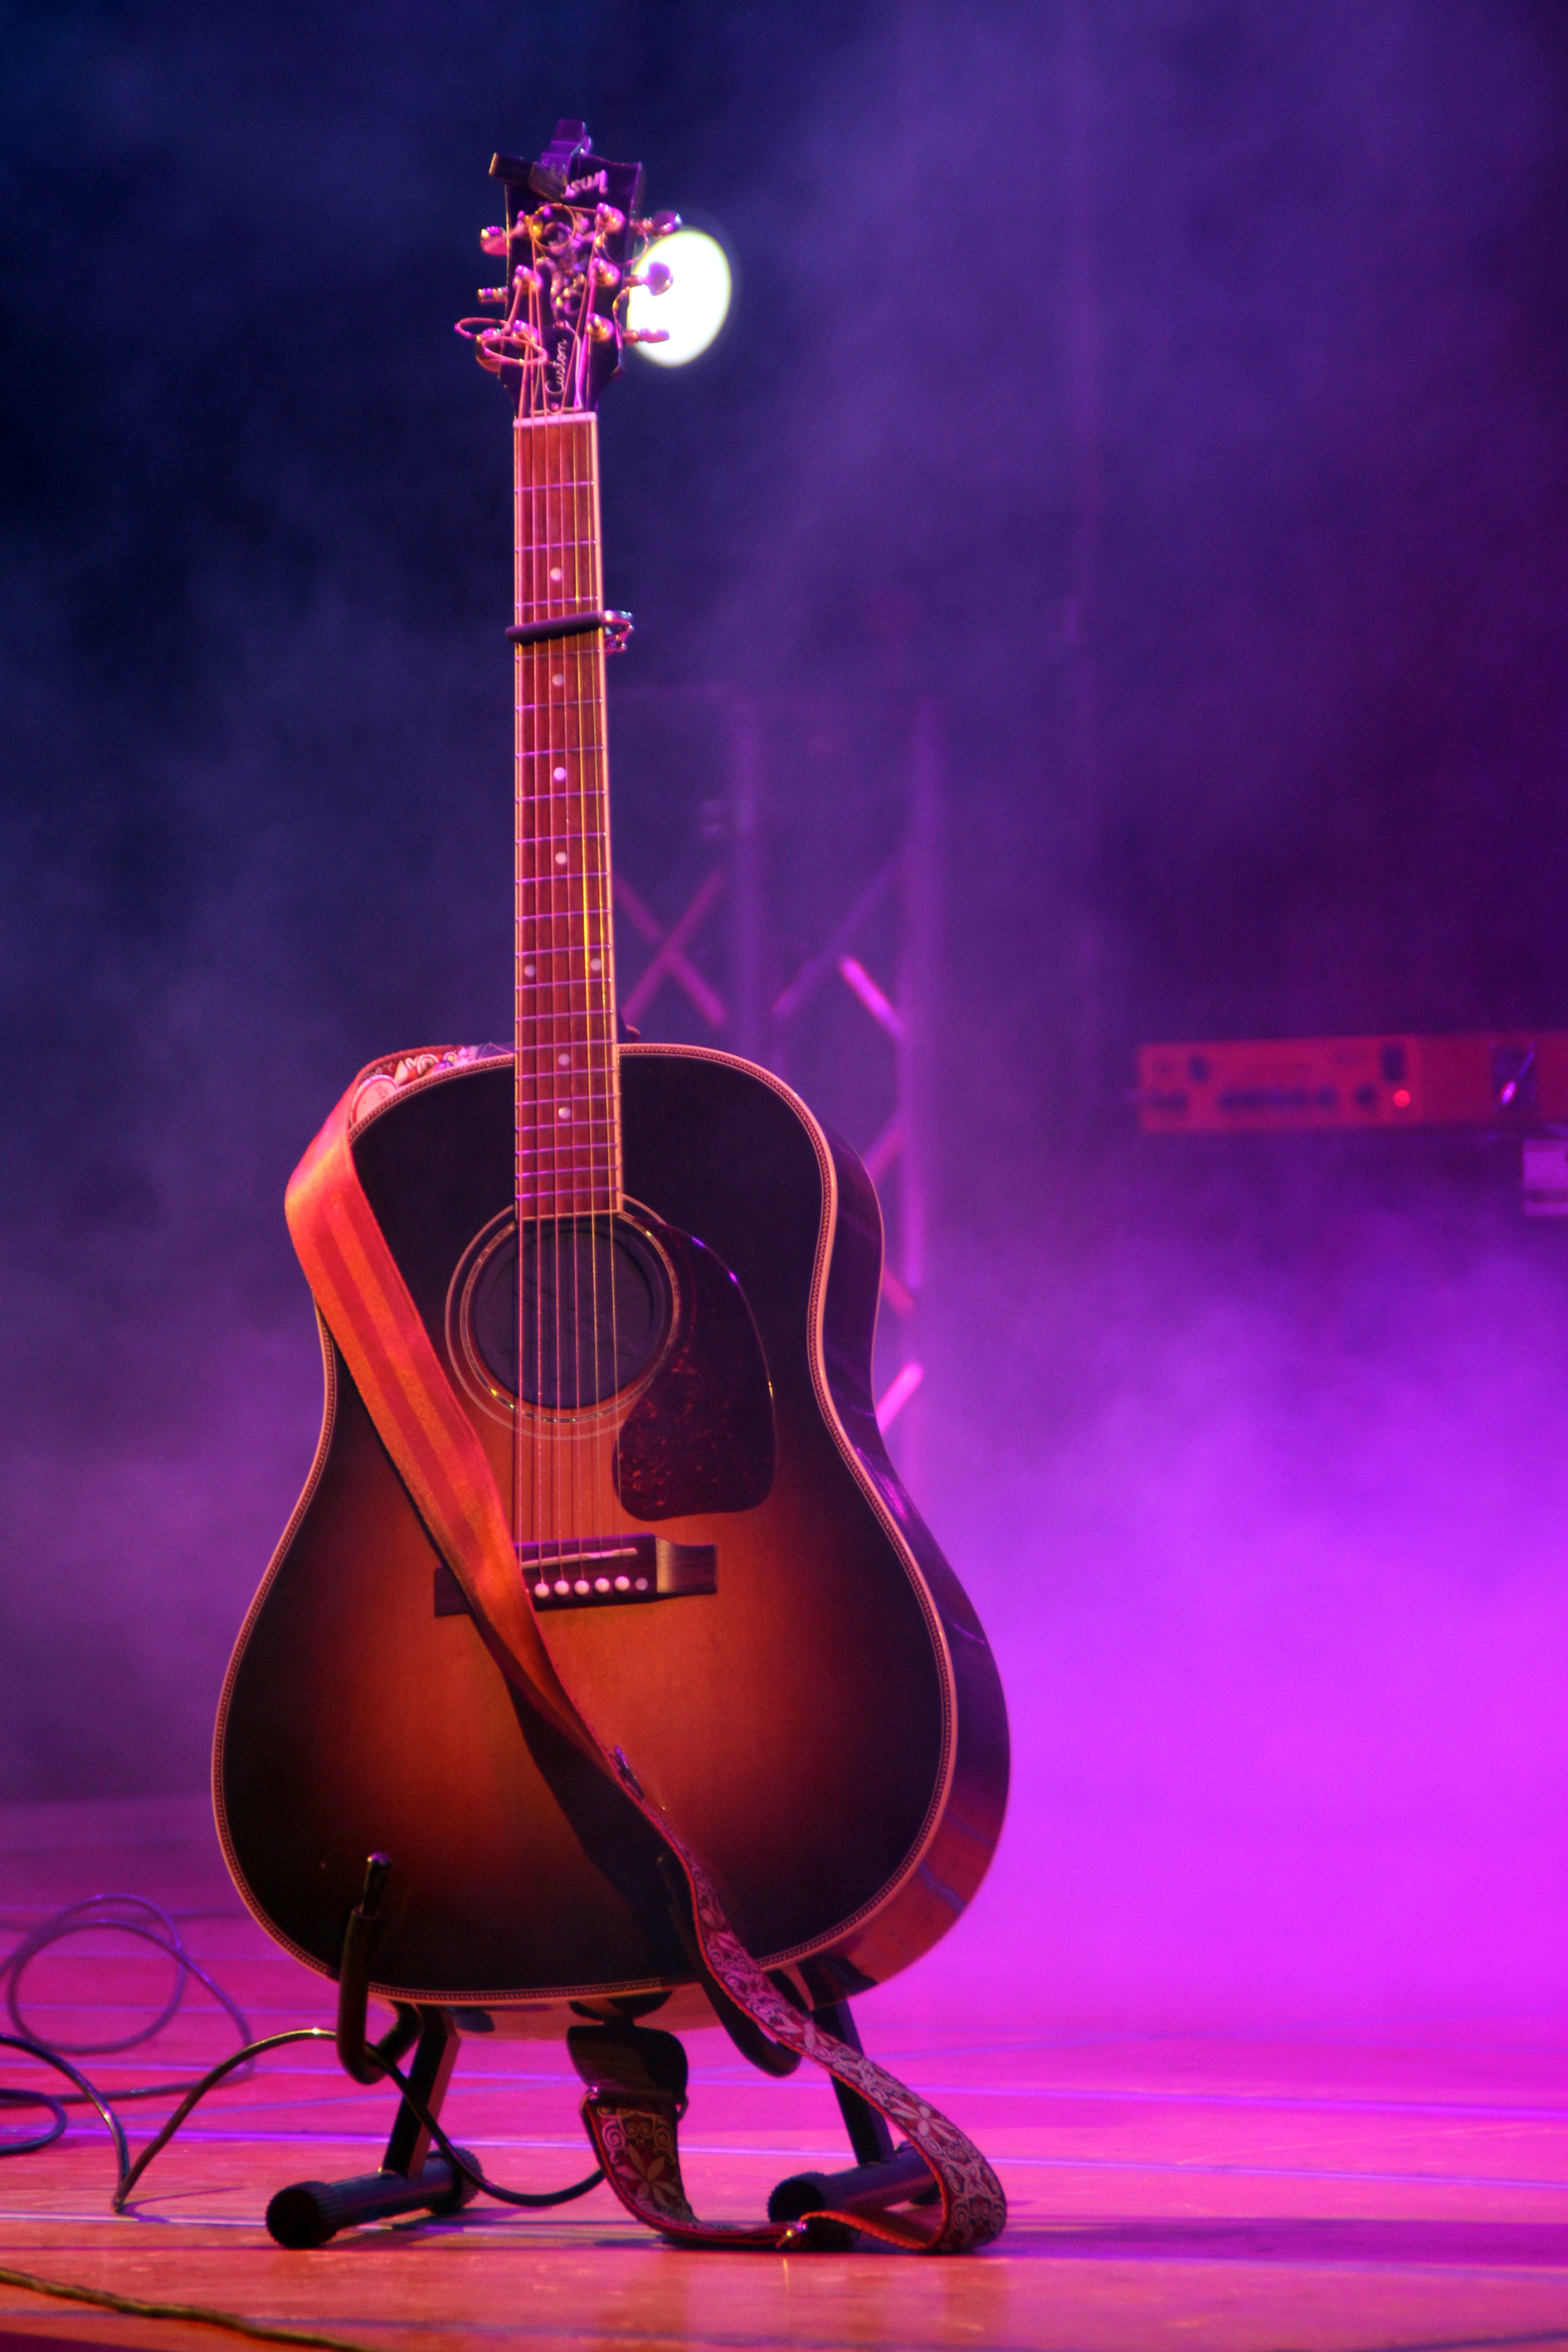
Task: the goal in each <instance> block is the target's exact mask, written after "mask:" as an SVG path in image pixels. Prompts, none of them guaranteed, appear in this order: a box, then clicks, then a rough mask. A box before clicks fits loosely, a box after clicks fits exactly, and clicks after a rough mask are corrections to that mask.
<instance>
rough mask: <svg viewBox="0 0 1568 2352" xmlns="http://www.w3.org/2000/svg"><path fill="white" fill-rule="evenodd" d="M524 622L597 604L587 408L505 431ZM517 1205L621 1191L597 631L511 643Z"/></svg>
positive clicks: (538, 1209) (579, 1201) (615, 1202)
mask: <svg viewBox="0 0 1568 2352" xmlns="http://www.w3.org/2000/svg"><path fill="white" fill-rule="evenodd" d="M513 450H514V470H513V481H514V506H515V545H516V589H515V594H516V604H517V620H518V623H519V625H524V624H527V623H529V622H535V621H542V620H547V619H549V618H550V617H551V616H552V615H553V614H563V615H565V614H574V613H584V612H590V611H596V610H602V609H603V606H604V583H603V578H602V574H601V570H600V562H599V453H598V440H597V435H596V431H595V419H594V416H593V415H592V413H591V412H589V413H586V414H582V415H565V416H552V417H544V418H540V419H538V420H536V421H533V422H529V421H528V420H526V419H522V418H520V419H519V420H518V422H517V424H516V426H515V428H514V435H513ZM516 660H517V678H516V692H517V923H516V930H517V1208H518V1215H519V1217H520V1218H523V1219H526V1218H531V1217H556V1216H574V1215H581V1214H589V1213H611V1212H614V1211H615V1210H616V1209H618V1208H619V1206H620V1201H621V1122H620V1085H619V1077H618V1073H617V1070H616V983H615V955H614V943H613V940H612V935H611V907H610V814H609V800H608V790H607V785H608V777H607V771H606V765H605V655H604V640H603V638H602V637H601V636H600V635H598V634H597V633H596V632H595V633H593V634H591V635H582V636H573V637H566V638H563V639H556V640H554V641H551V640H549V639H546V640H544V641H543V642H542V643H540V644H536V645H529V646H518V648H517V654H516Z"/></svg>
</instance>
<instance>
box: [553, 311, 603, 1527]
mask: <svg viewBox="0 0 1568 2352" xmlns="http://www.w3.org/2000/svg"><path fill="white" fill-rule="evenodd" d="M578 334H581V320H578ZM574 440H576V428H574V424H572V421H569V419H566V421H564V424H560V425H557V428H555V433H552V454H555V463H557V480H555V485H552V494H550V501H548V508H550V513H552V518H555V530H557V531H562V534H566V531H569V534H572V536H569V539H566V536H562V541H560V548H557V552H560V564H555V569H560V574H562V581H560V595H562V609H564V612H581V609H583V607H581V595H583V583H581V548H578V530H576V491H569V489H566V482H569V480H572V478H574V475H576V461H574V458H576V452H574ZM569 501H572V513H569ZM566 548H572V558H569V560H566ZM566 574H572V576H569V579H566ZM564 675H569V673H566V668H564V666H562V677H564ZM560 730H562V767H564V769H566V791H564V793H562V812H560V814H566V812H569V809H572V795H574V793H576V814H578V835H585V833H588V802H585V774H588V769H585V760H583V730H581V724H578V730H576V736H578V740H576V748H569V736H572V727H569V722H566V713H564V706H562V715H560ZM583 846H585V840H578V856H581V852H583ZM560 854H562V856H564V861H566V863H564V868H560V873H562V910H560V934H562V939H564V940H566V1103H564V1110H566V1119H564V1124H566V1134H569V1139H572V1140H569V1146H566V1195H564V1202H562V1200H560V1152H557V1160H555V1169H557V1221H555V1249H557V1265H560V1258H562V1249H564V1254H566V1263H569V1267H572V1315H569V1324H572V1328H569V1350H572V1376H569V1383H566V1388H569V1395H572V1421H569V1423H566V1421H560V1423H557V1449H564V1458H566V1467H569V1473H572V1507H569V1515H566V1517H569V1522H572V1527H569V1531H566V1540H569V1543H576V1545H581V1540H583V1519H585V1512H583V1449H581V1442H578V1423H581V1413H583V1251H581V1246H578V1192H581V1167H578V1162H581V1136H578V1119H576V1089H574V1085H572V1056H574V1051H576V1037H574V1030H576V995H578V983H576V979H574V971H572V962H574V957H572V950H574V946H576V929H578V924H576V912H574V906H572V849H562V852H560ZM550 870H552V873H555V870H557V868H555V863H552V866H550ZM550 929H552V934H555V929H557V927H555V924H552V927H550ZM588 979H590V973H588V950H585V948H583V981H581V988H583V1004H588V992H590V990H588ZM560 1066H562V1063H560V1051H557V1056H555V1070H552V1079H555V1082H557V1085H560V1077H557V1075H555V1073H560ZM560 1124H562V1122H560V1115H557V1122H555V1129H557V1134H560ZM562 1206H566V1216H562V1213H560V1212H562ZM590 1206H593V1192H590ZM588 1246H590V1251H593V1246H595V1228H593V1216H590V1223H588ZM557 1318H560V1275H557ZM562 1367H564V1357H562V1348H560V1345H557V1350H555V1379H557V1383H560V1379H562Z"/></svg>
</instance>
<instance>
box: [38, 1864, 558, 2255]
mask: <svg viewBox="0 0 1568 2352" xmlns="http://www.w3.org/2000/svg"><path fill="white" fill-rule="evenodd" d="M117 1909H118V1910H121V1911H132V1912H139V1913H141V1914H142V1915H144V1916H149V1917H151V1918H152V1919H153V1920H154V1921H155V1922H156V1923H157V1924H156V1926H154V1927H149V1926H146V1925H144V1924H143V1923H142V1919H135V1918H132V1919H125V1918H121V1917H115V1916H108V1915H111V1914H112V1913H113V1912H114V1911H115V1910H117ZM93 1927H108V1928H113V1929H116V1930H118V1931H119V1932H121V1933H122V1934H125V1935H131V1936H139V1937H141V1938H142V1941H143V1942H144V1943H149V1944H153V1945H154V1946H155V1947H156V1948H158V1949H159V1950H160V1951H163V1952H164V1953H166V1954H167V1955H168V1957H169V1958H171V1959H172V1960H174V1963H175V1968H176V1970H177V1974H176V1977H175V1984H174V1994H173V1996H172V1997H171V1998H170V2000H167V2001H166V2002H165V2003H164V2005H163V2010H162V2011H161V2012H160V2014H159V2016H158V2017H157V2019H156V2020H155V2021H154V2022H153V2024H152V2025H150V2026H145V2027H143V2028H142V2029H141V2031H139V2032H135V2033H132V2034H130V2035H127V2036H126V2037H125V2038H124V2039H123V2040H121V2041H119V2042H81V2043H76V2044H69V2043H60V2044H57V2045H54V2046H51V2045H50V2044H49V2043H48V2042H40V2041H39V2040H38V2039H37V2037H36V2036H35V2035H32V2034H29V2033H28V2032H26V2019H25V2017H24V2016H23V2013H22V2008H21V1998H20V1994H21V1982H22V1978H23V1976H24V1974H25V1972H26V1969H28V1968H29V1967H30V1966H31V1964H32V1962H33V1961H34V1960H36V1959H37V1958H38V1956H39V1954H40V1953H42V1952H45V1951H47V1949H48V1948H49V1947H50V1946H51V1945H52V1944H56V1943H58V1942H59V1941H61V1940H62V1938H63V1937H67V1936H79V1935H85V1934H87V1933H88V1932H89V1930H90V1929H91V1928H93ZM160 1930H161V1931H162V1932H160ZM187 1977H195V1979H197V1981H198V1983H200V1984H202V1985H205V1988H206V1990H208V1991H209V1992H210V1993H211V1994H212V1996H213V1998H214V1999H215V2000H216V2001H218V2002H219V2003H220V2004H221V2006H222V2007H223V2008H224V2009H225V2010H226V2011H227V2012H228V2015H229V2016H230V2017H231V2018H232V2019H233V2021H234V2022H235V2024H236V2026H237V2028H238V2029H239V2032H240V2034H241V2036H242V2040H241V2046H240V2047H239V2049H237V2050H234V2051H231V2052H230V2053H229V2054H228V2056H227V2057H226V2058H221V2059H220V2060H219V2061H218V2063H217V2064H216V2066H211V2067H209V2068H208V2070H207V2072H206V2073H205V2074H203V2075H201V2076H199V2077H198V2078H197V2080H196V2081H195V2082H194V2083H193V2082H191V2081H190V2080H189V2079H188V2078H187V2079H186V2080H184V2081H182V2082H179V2083H166V2084H160V2083H151V2084H139V2085H137V2086H135V2087H134V2088H132V2089H131V2090H127V2091H117V2092H116V2093H115V2094H114V2096H115V2098H116V2099H146V2098H154V2097H157V2096H159V2095H172V2094H174V2092H176V2091H178V2092H181V2093H183V2094H184V2095H183V2097H182V2098H181V2101H180V2104H179V2105H178V2106H177V2107H176V2108H175V2110H174V2114H173V2115H172V2116H170V2117H169V2119H168V2121H167V2122H166V2123H165V2124H164V2125H163V2126H162V2128H161V2129H160V2130H159V2131H158V2132H157V2133H156V2134H155V2135H154V2136H153V2138H152V2139H150V2140H149V2141H148V2143H147V2145H146V2147H144V2148H143V2149H142V2153H141V2155H140V2156H138V2157H137V2158H135V2160H134V2161H132V2156H131V2148H130V2143H129V2141H128V2140H127V2138H126V2134H125V2126H124V2125H123V2124H122V2123H121V2120H120V2117H119V2116H118V2115H117V2114H116V2113H115V2110H114V2106H113V2105H112V2104H111V2102H110V2099H109V2098H108V2097H107V2096H106V2095H105V2094H104V2093H103V2092H101V2091H100V2090H99V2089H98V2087H97V2085H96V2084H93V2083H91V2082H89V2079H88V2077H87V2076H86V2075H85V2074H82V2073H81V2072H80V2071H79V2068H78V2067H76V2066H74V2065H73V2064H72V2063H71V2058H72V2057H73V2056H78V2057H79V2056H97V2055H102V2054H105V2053H118V2052H120V2051H123V2050H134V2049H137V2048H139V2047H140V2046H141V2044H142V2042H150V2041H151V2040H152V2039H153V2036H154V2034H157V2033H161V2032H163V2028H164V2026H165V2025H167V2024H168V2023H169V2021H170V2020H171V2019H172V2018H173V2017H174V2012H175V2011H176V2010H177V2009H178V2007H179V2005H180V2000H181V1999H182V1997H183V1995H184V1985H185V1979H186V1978H187ZM0 1979H4V1980H5V1985H6V2006H7V2008H8V2010H9V2011H10V2015H11V2020H12V2022H13V2023H14V2024H15V2025H16V2028H17V2031H16V2032H15V2033H0V2047H4V2048H6V2049H10V2050H20V2051H22V2052H24V2053H26V2056H28V2057H29V2058H36V2059H37V2061H38V2062H39V2063H40V2064H42V2065H45V2066H52V2067H53V2068H54V2070H55V2072H56V2073H57V2074H63V2075H64V2076H65V2077H66V2078H67V2080H68V2082H70V2083H72V2084H75V2086H76V2087H75V2089H74V2091H68V2092H64V2093H60V2094H58V2095H57V2094H51V2093H48V2092H44V2091H26V2090H21V2089H15V2090H13V2089H9V2088H5V2087H0V2105H4V2106H33V2107H43V2108H47V2110H49V2113H50V2122H49V2124H48V2126H47V2128H46V2129H44V2130H42V2131H38V2132H35V2133H32V2134H30V2135H28V2136H27V2137H25V2138H21V2139H0V2157H5V2156H27V2155H32V2154H36V2153H37V2150H38V2149H40V2148H45V2147H52V2146H53V2144H54V2142H55V2141H56V2140H58V2138H59V2137H60V2135H61V2133H62V2132H63V2131H64V2130H65V2128H66V2124H67V2121H68V2117H67V2115H66V2109H67V2107H68V2106H73V2105H88V2106H91V2107H93V2108H95V2109H96V2110H97V2113H98V2115H99V2116H100V2119H101V2121H102V2123H103V2125H104V2127H105V2129H106V2130H107V2131H108V2133H109V2136H110V2139H111V2140H112V2141H113V2143H114V2158H115V2184H114V2193H113V2195H112V2197H111V2198H110V2210H111V2211H112V2212H115V2213H120V2212H123V2210H124V2209H125V2203H126V2200H127V2199H128V2198H129V2197H130V2195H131V2192H132V2189H134V2188H135V2186H136V2183H137V2182H138V2181H139V2180H140V2179H141V2178H142V2174H143V2173H144V2172H145V2171H146V2169H147V2167H148V2166H149V2165H150V2164H151V2163H152V2161H153V2158H154V2157H155V2156H156V2155H157V2154H158V2153H159V2151H160V2150H161V2149H163V2148H165V2147H167V2146H168V2144H169V2142H170V2141H171V2140H172V2139H173V2138H174V2134H175V2133H176V2132H177V2131H178V2130H179V2128H180V2126H181V2125H182V2124H183V2123H184V2120H185V2118H186V2116H188V2115H189V2114H190V2112H191V2110H192V2108H193V2107H195V2105H196V2103H197V2101H198V2100H200V2099H204V2098H205V2096H206V2095H207V2093H208V2092H209V2091H211V2090H215V2089H216V2087H217V2085H218V2084H219V2083H221V2082H223V2081H224V2080H225V2079H226V2076H228V2075H230V2074H238V2073H239V2072H240V2070H241V2069H242V2068H243V2069H244V2070H245V2074H242V2075H241V2080H244V2079H245V2076H246V2075H247V2074H248V2073H249V2071H250V2069H251V2067H252V2066H253V2064H254V2063H255V2061H256V2060H257V2059H258V2058H259V2057H260V2056H262V2055H263V2053H265V2052H267V2051H269V2050H281V2049H284V2048H286V2047H287V2046H288V2045H289V2043H290V2042H332V2041H334V2040H335V2039H336V2037H335V2035H334V2034H333V2033H332V2032H331V2031H330V2029H329V2028H327V2027H326V2026H321V2025H302V2026H296V2027H294V2028H292V2029H291V2030H290V2031H289V2032H286V2033H269V2034H267V2035H265V2036H264V2037H263V2038H262V2039H261V2040H260V2041H259V2042H251V2041H248V2040H245V2039H244V2038H243V2037H244V2036H246V2035H247V2034H248V2033H249V2031H250V2028H249V2026H248V2024H247V2021H246V2019H245V2016H244V2014H243V2012H242V2011H240V2009H239V2008H238V2006H237V2003H236V2002H235V2001H234V2000H231V1999H230V1997H229V1995H228V1994H227V1993H226V1991H225V1990H224V1989H223V1987H222V1986H221V1985H220V1984H218V1983H217V1982H216V1980H215V1979H213V1978H212V1977H210V1976H208V1974H207V1972H206V1970H205V1969H204V1968H202V1967H201V1966H200V1965H199V1963H198V1962H197V1961H195V1960H194V1959H193V1958H191V1956H190V1954H189V1952H187V1951H186V1949H185V1947H184V1939H183V1938H182V1937H181V1935H180V1931H179V1928H178V1927H176V1926H175V1924H174V1920H173V1919H172V1918H171V1916H169V1914H168V1913H167V1912H166V1911H164V1910H163V1909H161V1908H160V1906H158V1905H157V1904H155V1903H149V1902H146V1901H145V1900H144V1899H143V1898H142V1896H141V1895H89V1897H88V1898H87V1899H86V1900H85V1901H84V1902H80V1903H73V1904H69V1905H68V1906H67V1907H66V1909H65V1910H63V1911H57V1912H55V1913H54V1914H53V1916H51V1917H49V1918H47V1919H46V1920H44V1921H43V1923H42V1924H41V1925H40V1926H39V1927H35V1928H34V1929H33V1930H32V1931H31V1933H30V1934H28V1935H26V1936H25V1937H23V1939H22V1941H21V1943H19V1944H18V1945H16V1948H14V1949H13V1950H12V1951H11V1952H9V1953H7V1955H6V1957H5V1959H4V1961H0ZM366 2055H367V2057H369V2058H370V2059H372V2060H373V2061H374V2063H376V2064H377V2065H379V2066H380V2067H381V2069H382V2070H383V2072H384V2074H385V2075H386V2077H387V2079H388V2081H390V2082H392V2083H395V2084H396V2086H397V2088H398V2090H399V2091H400V2092H401V2093H402V2095H403V2096H404V2098H405V2100H406V2101H407V2103H408V2105H409V2106H410V2107H411V2108H412V2109H413V2111H414V2114H415V2116H416V2118H417V2119H418V2121H419V2123H420V2124H421V2125H422V2126H424V2128H425V2129H426V2131H427V2132H428V2133H429V2135H430V2137H431V2138H432V2139H433V2140H434V2141H435V2143H436V2145H437V2147H438V2148H439V2149H440V2151H441V2154H442V2155H443V2156H444V2157H445V2158H446V2159H447V2163H448V2164H449V2165H450V2166H451V2167H452V2168H453V2171H454V2173H461V2174H462V2176H463V2178H464V2179H468V2180H471V2181H472V2182H473V2183H474V2185H475V2187H476V2188H477V2189H479V2191H480V2193H481V2194H482V2195H484V2196H486V2197H490V2198H493V2199H494V2200H495V2201H496V2202H497V2203H498V2204H500V2205H517V2206H522V2207H527V2208H537V2207H542V2206H551V2205H569V2204H571V2203H572V2202H573V2201H574V2200H575V2199H576V2198H579V2197H585V2196H586V2195H587V2194H588V2191H589V2190H590V2189H596V2188H597V2187H598V2185H599V2183H600V2181H601V2180H603V2179H604V2177H605V2174H604V2168H603V2166H602V2165H595V2168H594V2169H593V2171H592V2172H591V2173H589V2174H588V2175H587V2177H586V2178H585V2179H582V2180H576V2181H574V2182H573V2183H572V2184H571V2186H570V2187H569V2188H566V2189H503V2188H502V2187H501V2186H500V2183H499V2182H498V2181H493V2180H489V2179H487V2178H486V2176H485V2175H484V2173H483V2172H481V2171H480V2169H479V2166H478V2165H477V2164H475V2163H474V2162H473V2160H472V2159H471V2158H468V2157H466V2156H463V2155H461V2154H459V2152H458V2149H457V2148H455V2147H453V2145H452V2143H451V2141H450V2140H449V2139H448V2138H447V2135H446V2133H445V2132H444V2131H443V2130H442V2128H441V2126H440V2125H439V2124H438V2123H437V2120H436V2117H435V2116H433V2115H432V2114H431V2113H430V2111H429V2109H428V2108H427V2107H426V2105H425V2103H424V2101H423V2100H422V2099H421V2098H420V2097H419V2096H418V2095H417V2093H416V2091H415V2090H414V2089H413V2087H412V2085H411V2084H409V2082H408V2080H407V2078H406V2076H405V2074H403V2073H402V2072H401V2071H400V2070H399V2068H398V2067H397V2066H395V2064H394V2063H393V2062H392V2060H391V2059H390V2058H384V2057H383V2056H382V2055H381V2054H380V2053H379V2052H378V2051H377V2050H376V2049H375V2047H374V2044H372V2045H370V2047H369V2048H368V2049H367V2051H366Z"/></svg>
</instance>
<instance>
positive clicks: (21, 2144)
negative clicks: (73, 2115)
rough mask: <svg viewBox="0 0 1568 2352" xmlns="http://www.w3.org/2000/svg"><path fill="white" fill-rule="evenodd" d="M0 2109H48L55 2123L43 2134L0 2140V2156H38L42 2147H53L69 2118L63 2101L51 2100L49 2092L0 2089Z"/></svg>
mask: <svg viewBox="0 0 1568 2352" xmlns="http://www.w3.org/2000/svg"><path fill="white" fill-rule="evenodd" d="M0 2107H47V2108H48V2110H49V2112H50V2114H51V2116H53V2118H54V2120H53V2122H52V2123H51V2124H50V2125H49V2126H48V2127H47V2130H45V2131H41V2132H29V2133H27V2134H26V2136H25V2137H22V2138H20V2139H17V2138H15V2137H12V2138H7V2139H0V2156H36V2155H37V2151H38V2149H39V2148H41V2147H53V2146H54V2144H55V2142H56V2140H58V2137H59V2136H60V2134H61V2133H62V2132H63V2131H64V2129H65V2127H66V2125H67V2123H68V2120H69V2118H68V2116H67V2114H66V2111H65V2103H64V2101H63V2100H61V2099H51V2098H50V2096H49V2095H48V2093H47V2091H11V2090H6V2089H4V2088H0Z"/></svg>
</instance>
